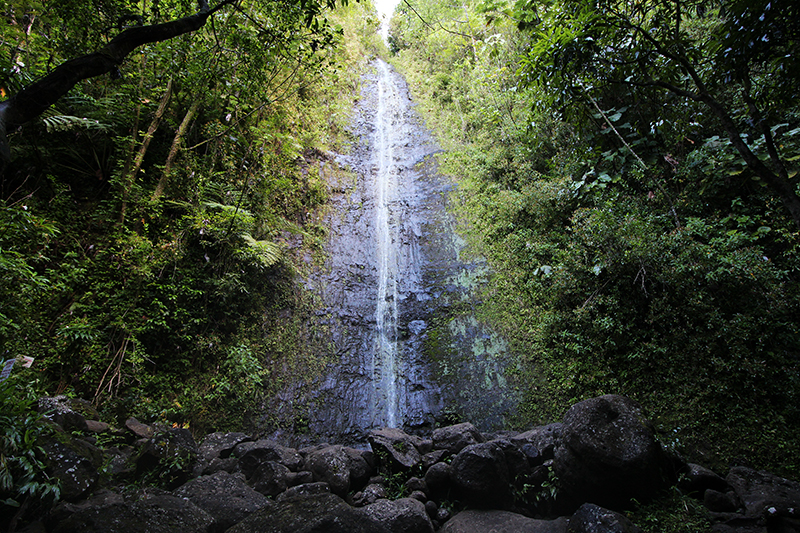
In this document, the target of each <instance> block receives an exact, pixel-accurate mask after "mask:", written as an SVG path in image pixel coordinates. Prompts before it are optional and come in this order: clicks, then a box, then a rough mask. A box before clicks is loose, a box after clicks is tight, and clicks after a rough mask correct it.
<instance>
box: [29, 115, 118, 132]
mask: <svg viewBox="0 0 800 533" xmlns="http://www.w3.org/2000/svg"><path fill="white" fill-rule="evenodd" d="M42 122H44V125H45V127H46V128H47V133H53V132H55V131H68V130H71V129H75V128H86V129H95V130H105V129H107V128H108V126H106V125H105V124H102V123H101V122H99V121H97V120H93V119H90V118H83V117H74V116H72V115H49V116H44V117H42Z"/></svg>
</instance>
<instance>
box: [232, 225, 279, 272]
mask: <svg viewBox="0 0 800 533" xmlns="http://www.w3.org/2000/svg"><path fill="white" fill-rule="evenodd" d="M241 237H242V241H244V244H245V246H246V247H247V248H246V252H245V254H244V255H246V256H247V258H248V259H251V260H254V262H256V263H258V266H260V267H262V268H269V267H271V266H273V265H276V264H278V263H279V262H280V261H281V260H282V259H283V250H281V247H280V245H279V244H277V243H274V242H272V241H257V240H255V239H254V238H253V236H252V235H250V234H249V233H242V234H241ZM247 252H249V253H247Z"/></svg>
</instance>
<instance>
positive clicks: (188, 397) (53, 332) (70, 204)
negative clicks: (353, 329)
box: [0, 0, 380, 432]
mask: <svg viewBox="0 0 800 533" xmlns="http://www.w3.org/2000/svg"><path fill="white" fill-rule="evenodd" d="M78 4H80V5H78ZM212 4H213V3H212ZM336 4H338V6H340V7H339V8H337V10H336V11H332V10H331V8H332V7H333V6H334V2H332V1H305V0H303V1H302V2H294V1H291V2H282V3H280V4H276V3H274V2H260V1H257V2H248V3H245V4H242V5H237V6H235V7H234V6H230V8H226V9H223V10H221V11H219V12H217V13H215V15H214V17H213V23H209V24H207V25H206V27H204V28H203V29H201V30H200V31H198V32H196V33H194V34H192V35H184V36H181V37H178V38H175V39H172V40H170V41H168V42H162V43H155V44H151V45H147V46H144V47H142V48H141V49H140V50H137V51H136V52H135V53H134V54H132V55H131V56H130V57H129V58H128V60H127V61H126V62H124V63H123V64H122V65H120V67H119V72H118V75H116V76H113V77H102V78H93V79H90V80H87V81H85V82H83V83H82V84H80V85H79V86H78V87H76V88H75V89H74V90H73V91H72V92H71V93H70V95H68V96H67V97H65V98H63V99H62V100H60V101H59V102H58V104H57V105H56V106H54V107H53V108H52V109H50V110H48V111H47V112H46V113H45V114H43V115H42V117H41V120H39V121H35V122H33V123H31V124H27V125H26V126H25V128H22V129H21V130H19V131H16V132H10V133H11V139H10V142H11V148H12V162H11V164H9V165H8V166H7V167H6V168H5V169H4V174H3V182H2V188H0V192H2V195H0V197H2V198H3V199H4V200H3V203H2V204H1V205H0V273H2V276H0V279H1V281H0V298H1V300H0V353H3V354H15V353H23V354H26V355H30V356H33V357H36V365H37V367H38V369H39V370H40V376H41V378H42V381H43V388H44V389H45V390H46V391H47V392H49V393H51V394H54V393H61V392H69V393H70V394H75V395H78V396H81V397H84V398H87V399H94V401H95V402H96V403H97V404H98V405H99V406H100V407H101V409H102V410H103V411H104V413H105V415H106V416H109V417H111V416H119V417H127V416H130V415H135V416H137V417H140V418H141V419H143V420H160V421H163V422H167V421H168V422H171V423H179V424H185V423H189V424H190V425H191V427H192V428H193V429H194V430H196V431H198V432H202V431H208V430H214V429H234V428H239V429H241V428H242V426H243V425H246V424H256V423H260V422H261V420H260V413H261V411H262V405H263V403H264V402H265V401H267V399H268V396H269V394H274V393H276V392H277V391H279V390H281V387H283V386H285V385H286V384H287V381H288V379H289V377H291V378H292V379H300V378H301V377H303V376H305V377H307V378H308V381H309V382H310V381H312V378H313V376H314V375H315V373H317V372H319V371H320V370H321V368H322V366H323V364H324V363H323V361H324V357H325V354H326V352H325V351H324V350H323V349H320V348H319V346H318V344H317V341H316V340H313V341H308V340H307V339H309V338H310V336H309V335H308V333H309V332H307V331H305V330H304V328H303V327H302V326H301V324H302V322H303V320H304V319H305V316H306V313H307V312H308V311H307V309H308V307H309V305H308V297H307V296H306V295H305V294H304V293H303V289H302V288H301V287H300V286H299V285H296V283H295V276H296V275H297V274H298V273H300V272H302V271H304V270H306V269H308V268H310V266H311V265H313V264H314V263H315V262H318V261H319V254H320V251H321V247H320V244H321V243H322V242H323V239H324V236H325V230H324V228H321V227H320V226H319V225H318V224H317V223H316V222H315V220H316V217H315V216H314V213H315V211H316V210H317V209H320V208H321V207H322V206H323V205H324V204H325V202H326V201H327V186H326V184H325V176H324V174H323V173H322V171H321V168H322V167H323V166H324V165H326V164H327V163H326V161H327V159H328V156H327V155H326V153H327V151H328V150H336V149H339V148H341V146H343V145H344V144H345V143H347V142H348V139H347V138H346V136H345V135H344V134H343V131H344V129H345V128H344V126H345V124H346V123H347V121H348V118H349V112H350V108H351V106H352V98H353V97H354V95H356V94H358V91H357V88H358V80H359V75H360V72H361V70H362V68H363V65H364V63H365V60H366V59H367V58H368V57H369V55H370V54H372V53H375V52H376V51H377V50H378V49H379V48H380V46H379V45H378V44H377V42H378V40H379V37H377V36H375V35H374V34H373V33H372V30H374V29H375V27H376V24H377V18H376V16H375V14H374V8H372V6H371V4H370V3H369V2H361V3H350V2H337V3H336ZM50 7H51V6H48V9H45V8H44V6H42V5H41V4H39V3H37V2H12V3H11V4H9V6H8V13H7V14H8V16H9V17H10V18H11V19H13V22H14V23H13V24H8V25H4V26H3V28H2V30H0V38H2V39H3V42H7V43H10V44H11V45H12V47H11V49H10V54H11V55H10V56H9V57H4V58H3V61H5V62H3V63H0V68H2V75H3V78H2V80H0V84H1V85H2V87H3V92H4V95H6V96H7V95H9V94H12V93H13V92H15V91H17V90H19V88H20V87H22V86H24V85H26V84H27V83H30V81H31V80H33V79H36V78H38V77H40V76H41V75H42V74H44V73H45V72H47V71H48V70H49V69H51V68H52V67H53V66H54V65H57V64H59V63H60V62H63V61H65V60H67V59H70V58H72V57H75V56H78V55H80V54H84V53H87V52H89V51H91V50H93V49H95V48H96V47H97V46H100V45H101V44H102V43H105V42H107V40H108V38H111V37H113V36H114V35H116V34H117V33H119V32H120V31H122V30H123V29H124V27H125V26H127V25H135V24H140V23H141V24H152V23H158V22H164V21H168V20H174V19H175V18H178V17H180V16H184V15H187V14H190V13H192V12H193V10H195V9H196V6H195V5H194V4H192V3H187V2H182V1H181V2H166V3H164V2H161V3H160V4H159V5H158V6H155V7H152V8H151V7H147V8H146V9H145V10H144V11H143V10H142V6H141V5H139V4H136V3H130V2H127V1H116V0H114V1H102V2H99V3H96V4H93V5H92V6H91V8H87V6H86V5H84V4H81V3H75V2H67V3H65V4H63V3H62V4H59V6H56V7H55V8H54V9H49V8H50ZM87 9H88V10H87ZM29 22H31V23H32V24H28V23H29ZM26 25H27V26H26ZM168 86H169V87H170V90H169V91H168V90H167V87H168ZM162 103H163V106H162V105H161V104H162ZM159 107H162V112H163V115H162V116H161V117H160V119H159V120H157V118H158V117H157V116H156V115H157V110H158V109H159ZM184 122H185V124H184ZM309 257H311V258H312V260H311V261H308V258H309ZM287 317H290V318H289V319H287ZM287 375H288V376H289V377H287Z"/></svg>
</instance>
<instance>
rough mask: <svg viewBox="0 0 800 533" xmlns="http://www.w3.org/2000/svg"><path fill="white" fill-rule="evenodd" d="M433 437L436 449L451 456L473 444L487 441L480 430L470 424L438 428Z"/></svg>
mask: <svg viewBox="0 0 800 533" xmlns="http://www.w3.org/2000/svg"><path fill="white" fill-rule="evenodd" d="M431 436H432V438H433V447H434V449H436V450H444V451H445V452H447V453H448V454H449V455H455V454H457V453H458V452H460V451H461V450H463V449H464V448H466V447H467V446H470V445H472V444H479V443H481V442H485V441H486V439H485V438H484V437H483V435H481V432H480V431H478V428H476V427H475V426H473V425H472V424H470V423H469V422H464V423H462V424H456V425H454V426H446V427H443V428H436V429H434V430H433V434H432V435H431Z"/></svg>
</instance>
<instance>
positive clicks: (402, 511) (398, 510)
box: [360, 498, 433, 533]
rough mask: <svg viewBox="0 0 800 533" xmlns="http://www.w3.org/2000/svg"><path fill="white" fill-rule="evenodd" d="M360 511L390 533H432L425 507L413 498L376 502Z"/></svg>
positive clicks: (431, 525)
mask: <svg viewBox="0 0 800 533" xmlns="http://www.w3.org/2000/svg"><path fill="white" fill-rule="evenodd" d="M360 510H361V512H363V513H364V514H365V515H366V516H368V517H370V518H371V519H372V520H374V521H376V522H378V523H380V524H383V525H384V526H386V527H387V528H388V529H389V530H390V531H391V532H392V533H433V523H432V522H431V519H430V517H429V516H428V513H427V512H425V505H424V504H423V503H422V502H420V501H419V500H415V499H413V498H401V499H399V500H394V501H391V500H378V501H377V502H375V503H373V504H370V505H367V506H366V507H363V508H361V509H360Z"/></svg>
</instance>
